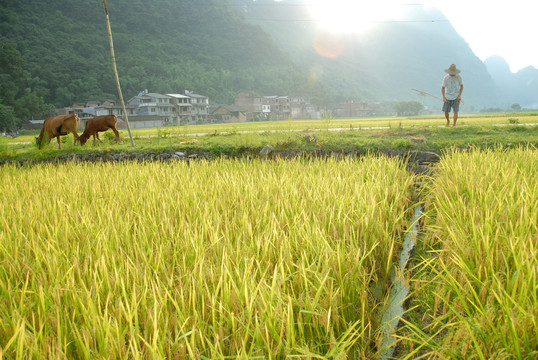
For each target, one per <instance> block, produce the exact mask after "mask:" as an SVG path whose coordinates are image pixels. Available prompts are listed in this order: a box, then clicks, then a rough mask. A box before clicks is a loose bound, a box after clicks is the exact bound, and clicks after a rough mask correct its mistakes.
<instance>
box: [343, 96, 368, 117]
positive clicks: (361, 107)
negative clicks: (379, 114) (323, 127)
mask: <svg viewBox="0 0 538 360" xmlns="http://www.w3.org/2000/svg"><path fill="white" fill-rule="evenodd" d="M373 112H374V109H373V108H372V107H371V106H370V105H369V104H368V103H366V102H362V101H357V102H356V101H353V100H348V101H346V102H345V103H343V104H340V106H339V107H338V108H337V109H336V114H335V116H336V117H339V118H360V117H367V116H370V115H371V114H372V113H373Z"/></svg>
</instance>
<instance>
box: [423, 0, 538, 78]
mask: <svg viewBox="0 0 538 360" xmlns="http://www.w3.org/2000/svg"><path fill="white" fill-rule="evenodd" d="M424 3H425V5H426V6H429V5H431V6H435V7H437V8H438V9H440V10H441V11H442V12H443V13H444V14H445V16H446V17H447V18H448V20H450V22H451V24H452V26H454V28H455V29H456V31H457V32H458V34H460V35H461V36H462V37H463V38H464V39H465V40H466V41H467V43H468V44H469V46H470V47H471V49H472V50H473V52H474V53H475V54H476V55H477V56H478V57H479V58H480V59H482V60H485V59H486V58H487V57H488V56H491V55H500V56H502V57H503V58H504V59H505V60H506V62H508V65H510V69H511V70H512V71H513V72H517V71H518V70H520V69H522V68H524V67H526V66H529V65H531V66H534V67H535V68H537V69H538V42H537V39H536V37H537V36H538V26H537V16H538V1H536V0H505V1H498V0H489V1H482V0H478V1H475V0H466V1H462V0H450V1H441V0H428V1H424Z"/></svg>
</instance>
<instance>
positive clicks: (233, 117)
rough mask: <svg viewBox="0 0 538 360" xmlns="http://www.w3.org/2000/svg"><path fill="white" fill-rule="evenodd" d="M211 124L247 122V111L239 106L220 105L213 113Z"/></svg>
mask: <svg viewBox="0 0 538 360" xmlns="http://www.w3.org/2000/svg"><path fill="white" fill-rule="evenodd" d="M211 122H216V123H240V122H247V111H246V110H245V109H243V108H241V107H240V106H238V105H218V106H216V107H215V109H214V110H212V111H211Z"/></svg>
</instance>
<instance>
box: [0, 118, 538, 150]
mask: <svg viewBox="0 0 538 360" xmlns="http://www.w3.org/2000/svg"><path fill="white" fill-rule="evenodd" d="M537 122H538V116H537V114H530V113H529V114H507V115H501V114H498V115H489V116H484V115H481V116H479V115H473V116H471V115H468V116H462V117H461V119H460V121H459V124H460V125H461V126H458V127H457V128H455V129H454V128H445V127H444V126H442V124H444V119H442V118H440V117H430V118H426V117H420V118H410V119H407V118H376V119H370V118H362V119H324V120H317V121H313V120H310V121H277V122H275V121H273V122H257V123H241V124H211V125H194V126H192V125H191V126H179V127H178V126H171V127H165V128H158V129H137V130H133V131H132V133H133V135H134V137H135V139H134V141H135V145H136V146H135V147H134V148H133V147H132V146H131V143H130V141H129V139H128V135H127V131H126V130H121V131H120V132H121V135H122V138H123V144H118V145H117V144H115V143H113V142H112V141H111V139H112V138H113V136H111V135H112V134H111V133H110V134H109V133H105V134H104V135H101V137H102V138H105V139H106V141H105V144H98V145H97V146H93V145H92V142H91V140H90V141H89V142H88V144H87V145H86V146H85V147H80V146H79V145H76V146H73V138H72V136H71V135H69V136H66V137H64V138H62V150H57V149H56V144H55V143H54V144H51V145H50V146H47V147H46V148H45V149H43V150H41V151H38V150H37V148H36V146H35V145H34V142H33V141H34V136H35V134H27V135H23V136H19V137H18V138H16V139H8V138H0V157H1V158H3V159H37V160H39V159H46V158H51V157H55V156H57V155H60V154H83V153H88V152H94V151H133V150H137V151H149V150H153V151H171V150H176V151H183V152H189V153H201V152H207V153H209V154H212V155H216V156H218V155H221V154H227V155H238V154H242V153H251V154H257V153H258V152H259V150H260V149H261V148H262V147H263V146H265V145H272V146H273V147H274V148H275V150H276V151H285V150H302V151H337V152H340V151H357V152H360V153H366V152H368V151H383V150H388V149H395V150H422V151H435V152H441V151H443V150H444V149H446V148H448V147H456V148H468V147H471V146H478V147H494V146H495V145H501V146H507V145H512V146H515V145H519V144H529V143H530V144H534V145H538V126H536V125H533V126H525V125H517V123H520V124H523V123H537ZM494 125H503V126H494ZM376 127H377V128H379V127H385V128H381V129H375V128H376ZM373 128H374V129H373ZM329 129H339V130H337V131H329ZM34 133H35V132H34ZM194 134H205V135H201V136H195V135H194ZM16 142H19V143H22V144H14V143H16ZM26 142H30V143H31V144H26Z"/></svg>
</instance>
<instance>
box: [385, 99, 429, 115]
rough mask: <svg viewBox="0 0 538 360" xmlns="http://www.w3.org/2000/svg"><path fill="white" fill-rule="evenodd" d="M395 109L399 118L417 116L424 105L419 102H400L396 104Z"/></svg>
mask: <svg viewBox="0 0 538 360" xmlns="http://www.w3.org/2000/svg"><path fill="white" fill-rule="evenodd" d="M393 108H394V111H396V115H397V116H417V115H418V114H420V112H421V111H422V110H423V109H424V105H422V103H420V102H418V101H399V102H396V103H394V106H393Z"/></svg>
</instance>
